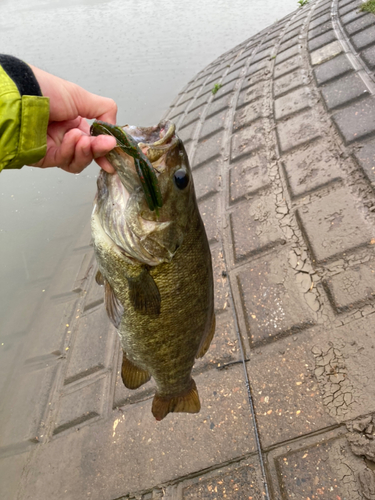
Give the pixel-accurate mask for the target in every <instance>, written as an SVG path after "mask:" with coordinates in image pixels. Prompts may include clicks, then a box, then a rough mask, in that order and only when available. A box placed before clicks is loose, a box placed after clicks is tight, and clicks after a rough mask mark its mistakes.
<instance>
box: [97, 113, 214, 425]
mask: <svg viewBox="0 0 375 500" xmlns="http://www.w3.org/2000/svg"><path fill="white" fill-rule="evenodd" d="M101 133H104V134H110V135H113V136H115V137H116V140H117V144H116V147H115V148H114V149H113V150H112V151H110V152H109V153H108V154H107V155H106V158H107V159H108V161H109V162H110V163H111V165H112V166H113V167H114V169H115V170H116V173H114V174H109V173H107V172H105V171H104V170H102V171H101V172H100V174H99V176H98V179H97V194H96V197H95V200H94V208H93V212H92V217H91V231H92V240H93V247H94V252H95V256H96V260H97V264H98V272H97V275H96V281H97V283H98V284H100V285H102V286H104V297H105V300H104V302H105V307H106V311H107V314H108V316H109V319H110V321H111V322H112V324H113V325H114V326H115V328H116V329H117V331H118V334H119V337H120V344H121V348H122V351H123V361H122V367H121V377H122V381H123V383H124V385H125V386H126V387H127V388H128V389H137V388H139V387H140V386H142V385H143V384H145V383H146V382H148V381H149V380H150V378H151V377H152V378H153V379H154V381H155V383H156V392H155V395H154V398H153V401H152V408H151V411H152V414H153V415H154V417H155V418H156V420H158V421H160V420H162V419H163V418H165V417H166V415H168V413H172V412H185V413H198V412H199V411H200V408H201V403H200V398H199V394H198V390H197V386H196V383H195V381H194V379H193V378H192V375H191V372H192V369H193V366H194V363H195V360H196V359H197V358H200V357H202V356H204V354H205V353H206V352H207V350H208V348H209V346H210V343H211V341H212V338H213V336H214V333H215V313H214V285H213V272H212V261H211V253H210V247H209V243H208V239H207V235H206V231H205V227H204V223H203V221H202V218H201V215H200V213H199V209H198V204H197V199H196V195H195V189H194V181H193V175H192V170H191V167H190V165H189V159H188V156H187V153H186V150H185V147H184V144H183V142H182V140H181V139H180V138H179V137H178V135H177V133H176V131H175V126H174V124H173V123H171V122H169V121H162V122H160V123H159V124H158V125H156V126H154V127H136V126H128V125H127V126H124V127H118V126H113V125H110V124H105V123H103V122H94V123H93V125H92V127H91V134H92V135H99V134H101Z"/></svg>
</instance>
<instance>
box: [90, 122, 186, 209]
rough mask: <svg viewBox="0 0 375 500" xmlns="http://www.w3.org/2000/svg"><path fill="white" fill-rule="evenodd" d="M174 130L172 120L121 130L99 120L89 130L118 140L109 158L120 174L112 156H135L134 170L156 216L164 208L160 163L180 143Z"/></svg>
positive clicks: (148, 203) (95, 134) (127, 127)
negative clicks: (151, 125) (123, 154)
mask: <svg viewBox="0 0 375 500" xmlns="http://www.w3.org/2000/svg"><path fill="white" fill-rule="evenodd" d="M175 131H176V127H175V125H174V124H173V123H172V122H170V121H163V122H160V123H159V124H158V125H156V126H155V127H135V126H129V125H125V126H124V127H120V126H117V125H112V124H110V123H106V122H102V121H100V120H96V121H95V122H94V123H93V124H92V125H91V128H90V133H91V135H93V136H97V135H101V134H104V135H111V136H113V137H115V139H116V141H117V144H116V146H115V148H114V149H113V150H112V151H111V152H110V153H109V154H108V155H107V159H108V160H109V161H110V163H111V164H112V165H113V166H114V168H115V169H116V171H117V172H118V173H120V172H119V169H118V168H117V166H116V163H114V162H113V161H112V162H111V153H116V152H117V154H120V155H121V152H124V153H126V154H127V155H129V156H131V157H133V159H134V166H135V170H136V172H137V175H138V178H139V181H140V184H141V186H142V189H143V192H144V195H145V198H146V201H147V205H148V207H149V209H150V210H151V211H154V210H155V212H156V214H158V208H161V207H162V206H163V199H162V195H161V191H160V187H159V183H158V179H157V173H160V172H161V170H160V162H159V160H161V158H162V157H163V156H164V155H165V154H166V153H168V152H169V151H170V150H171V149H173V148H174V147H175V146H176V145H177V144H178V137H177V136H176V134H175ZM112 156H113V154H112ZM158 163H159V165H158ZM158 167H159V168H158ZM120 177H121V176H120Z"/></svg>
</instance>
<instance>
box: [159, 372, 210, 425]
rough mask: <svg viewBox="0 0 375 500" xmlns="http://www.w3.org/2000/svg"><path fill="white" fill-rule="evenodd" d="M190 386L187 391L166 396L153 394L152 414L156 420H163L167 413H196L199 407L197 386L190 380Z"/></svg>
mask: <svg viewBox="0 0 375 500" xmlns="http://www.w3.org/2000/svg"><path fill="white" fill-rule="evenodd" d="M191 382H192V383H191V387H190V389H189V390H188V391H187V392H184V393H182V394H180V395H177V396H172V397H166V396H159V395H158V394H155V396H154V400H153V401H152V414H153V415H154V417H155V418H156V420H163V418H164V417H166V416H167V415H168V413H172V412H175V413H177V412H180V413H198V412H199V410H200V409H201V403H200V401H199V395H198V390H197V386H196V385H195V382H194V380H193V379H192V380H191Z"/></svg>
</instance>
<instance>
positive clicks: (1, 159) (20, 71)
mask: <svg viewBox="0 0 375 500" xmlns="http://www.w3.org/2000/svg"><path fill="white" fill-rule="evenodd" d="M48 118H49V98H48V97H43V96H42V93H41V91H40V87H39V85H38V82H37V80H36V78H35V76H34V74H33V72H32V70H31V68H30V67H29V66H28V65H27V64H25V63H24V62H23V61H20V60H19V59H16V58H14V57H12V56H3V55H1V54H0V171H1V170H2V169H3V168H21V167H22V166H23V165H27V164H32V163H36V162H37V161H39V160H41V159H42V158H43V157H44V156H45V154H46V151H47V127H48Z"/></svg>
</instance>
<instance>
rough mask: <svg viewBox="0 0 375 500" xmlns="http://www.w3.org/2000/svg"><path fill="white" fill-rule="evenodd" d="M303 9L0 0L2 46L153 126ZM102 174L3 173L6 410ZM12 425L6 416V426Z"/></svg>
mask: <svg viewBox="0 0 375 500" xmlns="http://www.w3.org/2000/svg"><path fill="white" fill-rule="evenodd" d="M297 6H298V5H297V1H296V0H284V1H283V2H280V1H279V0H264V1H262V2H259V1H258V2H256V1H255V0H234V1H232V2H228V1H224V0H215V1H213V0H206V1H205V2H201V0H189V1H187V0H180V1H179V2H176V1H174V0H164V1H163V2H156V1H152V0H142V1H141V2H140V1H135V0H18V1H17V2H14V1H13V0H0V47H1V52H2V53H8V54H12V55H15V56H18V57H20V58H21V59H23V60H25V61H27V62H29V63H32V64H34V65H36V66H39V67H41V68H42V69H45V70H46V71H49V72H51V73H54V74H56V75H58V76H61V77H62V78H65V79H68V80H71V81H73V82H76V83H78V84H80V85H82V86H83V87H85V88H87V89H88V90H90V91H92V92H95V93H99V94H102V95H105V96H108V97H112V98H113V99H115V100H116V102H117V104H118V107H119V113H118V122H119V123H123V124H125V123H134V124H137V125H151V124H154V123H157V122H158V121H159V119H160V118H161V116H162V115H163V113H164V112H165V110H166V109H167V107H168V105H169V103H170V101H171V100H172V99H173V98H174V97H175V95H176V94H177V93H178V92H179V90H180V89H181V88H182V87H183V86H184V85H185V84H186V83H187V82H188V81H189V80H190V79H191V78H192V77H193V76H194V75H195V74H196V73H197V72H198V71H200V70H201V69H203V68H204V67H205V66H206V65H207V64H209V63H210V62H211V61H212V60H214V59H215V58H216V57H218V56H219V55H220V54H222V53H223V52H225V51H227V50H229V49H231V48H232V47H234V46H235V45H237V44H238V43H241V42H242V41H244V40H245V39H247V38H249V37H251V36H252V35H254V34H256V33H257V32H258V31H260V30H261V29H263V28H264V27H266V26H268V25H270V24H272V23H273V22H275V21H276V20H277V19H281V18H282V17H284V16H285V15H287V14H288V13H290V12H291V11H293V10H294V9H295V8H297ZM97 172H98V167H97V166H96V165H92V166H90V167H89V168H88V169H86V170H85V171H84V172H83V173H82V174H80V175H78V176H74V175H70V174H67V173H65V172H62V171H60V170H59V169H49V170H48V171H42V170H40V169H33V168H29V167H24V168H23V169H22V170H20V171H3V172H2V173H1V174H0V283H1V285H0V401H3V403H5V406H6V401H4V394H5V392H4V390H5V389H7V394H9V393H11V392H12V383H14V380H15V378H16V377H17V374H14V375H13V374H12V371H11V370H12V366H13V365H14V362H13V361H14V359H15V358H16V357H17V356H19V355H20V354H18V353H19V352H20V349H19V348H20V345H21V344H22V345H23V346H24V345H25V343H26V345H27V344H29V345H31V344H32V343H33V341H35V337H33V338H31V337H32V336H34V335H36V333H35V331H34V332H32V334H31V333H29V330H28V328H27V326H26V327H25V326H22V325H23V322H22V316H23V311H24V310H25V309H26V308H27V307H28V304H29V302H30V300H31V298H33V299H35V294H40V295H41V294H43V293H45V294H48V283H49V281H50V280H51V279H53V276H54V273H55V272H56V267H57V266H58V262H59V261H60V260H61V257H62V256H63V254H64V252H65V251H66V248H67V247H68V246H69V244H70V242H71V241H75V240H76V239H77V235H78V234H79V232H80V231H81V230H82V228H83V227H84V226H85V224H86V223H87V221H88V219H89V217H90V211H91V201H92V199H93V196H94V193H95V190H96V187H95V179H96V175H97ZM30 283H32V284H33V286H32V287H31V286H29V285H30ZM38 283H40V286H38V285H36V284H38ZM22 351H23V352H27V349H23V350H22ZM18 361H19V360H18ZM3 407H4V405H3ZM6 418H9V417H7V412H6V411H4V413H3V414H2V417H1V416H0V424H1V419H6ZM12 418H17V416H13V417H12ZM19 418H22V415H20V416H19ZM0 446H1V437H0Z"/></svg>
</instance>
